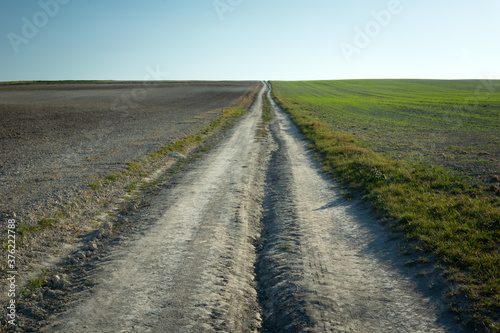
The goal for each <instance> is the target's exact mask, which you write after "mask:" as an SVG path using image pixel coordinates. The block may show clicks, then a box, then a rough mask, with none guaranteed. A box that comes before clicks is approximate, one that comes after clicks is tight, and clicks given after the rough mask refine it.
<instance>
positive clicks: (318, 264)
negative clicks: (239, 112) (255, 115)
mask: <svg viewBox="0 0 500 333" xmlns="http://www.w3.org/2000/svg"><path fill="white" fill-rule="evenodd" d="M269 98H270V94H269ZM271 104H272V109H273V117H274V120H273V121H272V123H271V131H272V134H273V138H274V141H275V147H274V148H275V150H274V151H273V155H272V158H271V161H270V164H269V170H268V171H267V178H266V189H265V194H266V195H265V203H264V215H263V223H264V227H263V235H262V241H261V245H260V250H259V257H258V263H257V266H256V267H257V268H256V272H257V276H258V286H259V299H260V304H261V307H262V311H263V331H264V332H347V331H349V332H461V331H463V329H462V328H461V327H460V326H458V325H456V324H455V323H454V322H453V320H452V318H451V316H450V315H449V314H447V313H446V310H445V309H443V306H442V304H441V303H440V302H439V301H436V298H430V297H427V296H426V295H424V294H423V293H422V292H421V291H419V290H418V289H417V287H416V284H415V283H414V282H413V280H412V277H411V274H410V273H409V272H404V271H403V270H402V269H401V267H402V266H403V265H402V262H401V258H400V256H399V257H398V253H397V248H396V247H395V242H392V243H391V242H390V241H389V240H388V237H390V233H388V232H387V229H386V228H384V227H383V226H380V225H379V223H378V222H377V221H376V220H375V219H374V218H373V217H372V216H371V213H370V211H369V210H368V209H367V207H366V206H363V205H362V204H361V203H359V202H356V201H345V200H344V199H343V197H342V195H341V194H340V191H339V189H338V188H336V186H335V184H333V183H332V181H331V180H330V179H329V178H328V177H326V176H324V175H323V174H322V171H321V169H320V167H319V165H318V163H317V162H315V160H314V158H313V156H312V154H311V153H310V152H309V151H308V149H307V142H306V141H305V140H303V138H302V136H301V135H300V134H299V132H298V129H297V128H296V127H295V125H293V124H292V122H291V121H290V119H289V118H288V116H286V115H285V114H284V112H283V111H281V110H280V109H279V107H278V106H277V105H276V104H275V103H274V102H273V101H271Z"/></svg>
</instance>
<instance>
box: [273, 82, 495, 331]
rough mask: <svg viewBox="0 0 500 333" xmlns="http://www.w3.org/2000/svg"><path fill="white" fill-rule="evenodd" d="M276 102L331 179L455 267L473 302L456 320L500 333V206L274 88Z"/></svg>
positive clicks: (451, 272) (451, 274) (462, 291)
mask: <svg viewBox="0 0 500 333" xmlns="http://www.w3.org/2000/svg"><path fill="white" fill-rule="evenodd" d="M273 98H274V99H275V101H276V102H277V103H278V105H280V107H281V108H282V109H283V110H285V111H286V112H287V113H289V114H290V116H291V118H292V120H293V121H294V123H295V124H297V126H298V127H299V128H300V129H301V131H302V133H303V134H304V136H305V138H306V139H307V140H309V141H311V142H312V146H313V148H314V149H315V151H316V152H317V155H318V157H319V159H320V161H321V162H322V164H323V166H324V168H325V170H326V171H328V172H329V173H330V174H332V175H333V176H334V178H335V179H337V180H339V181H340V182H341V183H343V184H345V185H347V186H348V187H350V188H351V189H355V190H358V191H359V192H360V193H362V196H363V199H365V200H369V201H370V202H371V204H372V207H373V208H374V209H375V210H376V211H377V212H378V215H379V217H382V216H384V217H388V218H390V219H392V220H394V221H397V222H395V223H394V224H393V225H391V228H392V229H393V230H394V231H402V232H404V233H405V237H406V239H408V240H414V241H419V242H421V244H422V248H423V250H424V251H427V252H433V253H435V254H437V255H438V257H439V258H440V260H442V261H443V262H445V263H446V264H448V265H449V268H448V269H447V270H446V272H445V276H447V278H448V280H449V281H450V282H456V283H458V285H459V287H458V289H457V290H458V291H457V293H458V294H459V295H460V296H465V297H466V298H467V299H468V300H470V302H469V305H468V306H467V307H464V308H462V307H460V306H456V305H453V309H450V310H453V312H455V313H459V314H462V315H465V316H467V317H469V318H471V320H469V321H468V322H467V325H469V327H474V328H481V327H484V328H486V329H487V330H489V331H492V332H498V331H500V322H499V319H500V318H499V312H500V311H499V310H500V255H499V244H498V240H499V239H500V200H499V198H498V197H496V196H494V195H493V194H492V193H491V192H489V191H486V190H484V189H483V188H480V187H477V186H472V185H470V183H469V182H468V181H467V179H465V178H464V177H460V176H458V175H456V173H453V172H451V171H449V170H447V169H445V168H443V167H442V166H433V165H428V164H425V163H421V162H419V161H414V160H411V159H392V158H390V157H389V156H387V155H384V154H381V153H377V152H375V151H374V149H372V148H371V147H370V146H369V145H367V144H366V142H364V141H363V140H361V139H359V138H356V137H355V136H353V135H352V134H349V133H345V132H343V133H342V132H338V131H335V130H332V128H331V126H328V125H327V124H325V123H324V122H322V121H319V120H318V118H317V117H315V114H314V112H311V108H310V106H311V104H313V103H314V99H313V98H310V99H309V101H308V104H307V105H306V104H301V103H300V102H298V101H297V98H294V99H291V98H289V95H287V94H285V93H283V90H282V89H280V83H277V84H273Z"/></svg>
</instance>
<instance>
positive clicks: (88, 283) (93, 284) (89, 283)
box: [84, 280, 99, 287]
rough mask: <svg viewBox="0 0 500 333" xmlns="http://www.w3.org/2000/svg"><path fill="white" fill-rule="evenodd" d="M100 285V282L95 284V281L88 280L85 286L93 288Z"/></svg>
mask: <svg viewBox="0 0 500 333" xmlns="http://www.w3.org/2000/svg"><path fill="white" fill-rule="evenodd" d="M98 284H99V283H98V282H95V281H92V280H86V281H85V282H84V285H85V286H86V287H93V286H95V285H98Z"/></svg>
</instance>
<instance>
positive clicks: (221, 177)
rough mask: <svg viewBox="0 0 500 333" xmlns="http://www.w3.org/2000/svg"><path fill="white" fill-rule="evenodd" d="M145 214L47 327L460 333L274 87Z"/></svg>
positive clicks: (68, 329)
mask: <svg viewBox="0 0 500 333" xmlns="http://www.w3.org/2000/svg"><path fill="white" fill-rule="evenodd" d="M265 93H267V96H268V98H269V99H270V100H271V109H272V115H273V119H272V120H271V121H270V122H269V123H267V124H264V123H263V120H262V116H261V113H262V98H263V97H264V94H265ZM266 131H267V133H268V134H267V135H264V136H263V135H262V133H264V132H266ZM141 216H148V217H147V218H146V217H145V218H144V220H143V221H142V222H141V223H144V224H145V225H147V226H148V227H147V228H145V229H144V230H145V232H144V233H143V234H141V235H139V236H137V237H131V238H130V239H128V240H124V241H122V242H120V243H119V244H118V245H116V246H114V247H113V249H112V250H111V251H110V253H109V254H108V255H107V258H104V260H102V263H101V264H100V266H99V267H98V269H96V270H95V272H93V273H92V274H93V275H92V276H91V278H92V280H93V281H95V282H96V284H95V286H94V287H93V288H92V290H91V292H87V293H82V294H81V295H80V297H78V300H77V301H75V302H72V303H71V304H69V305H68V306H67V310H66V311H65V312H64V313H62V314H60V315H58V316H56V317H54V318H52V319H51V320H50V321H49V323H48V324H47V325H46V326H45V327H44V329H42V331H43V332H347V331H349V332H372V331H375V332H461V328H460V327H458V326H456V325H455V324H454V323H453V322H452V320H451V319H450V318H449V316H448V315H447V314H446V313H445V309H444V307H443V306H442V305H440V303H439V302H438V301H437V298H436V297H433V296H432V295H428V294H426V293H423V292H421V290H420V289H418V288H417V287H416V285H415V283H414V282H413V280H412V278H411V275H410V273H408V272H406V271H403V270H401V269H400V267H401V266H403V265H402V262H401V259H398V254H397V244H395V242H391V241H390V240H389V239H388V237H389V236H390V235H388V232H387V230H386V229H385V228H384V227H382V226H380V225H379V223H378V222H377V221H376V220H374V219H373V218H372V217H371V213H370V211H369V209H368V208H367V207H366V206H365V205H363V204H362V203H359V202H356V201H346V200H345V199H344V198H343V197H342V195H341V194H340V191H339V188H338V187H337V186H336V185H335V183H333V182H332V181H331V180H330V179H329V178H328V177H326V176H325V175H324V174H323V173H322V172H321V168H320V167H319V165H318V163H317V162H315V160H314V158H313V156H312V154H311V152H310V151H309V150H308V149H307V143H306V142H305V141H304V140H303V138H302V137H301V135H300V134H299V132H298V130H297V128H296V127H295V126H294V125H293V124H292V123H291V121H290V120H289V119H288V117H287V116H286V115H285V114H284V112H283V111H281V110H280V109H279V108H278V106H277V105H276V104H275V103H274V102H273V101H272V99H271V98H270V92H269V89H267V86H266V87H264V88H263V89H262V90H261V92H260V93H259V94H258V96H257V99H256V101H255V103H254V105H253V106H252V108H251V109H250V112H249V113H248V114H247V115H246V116H245V117H244V118H243V119H242V120H241V121H240V122H239V123H238V124H237V125H235V127H234V128H233V129H232V130H231V131H230V132H229V135H228V136H227V138H226V139H224V140H223V141H222V142H220V143H219V144H218V145H217V146H216V147H215V148H214V149H213V151H212V152H211V153H210V154H208V155H207V156H206V157H205V158H203V159H202V160H200V161H198V162H195V163H194V164H193V165H192V166H190V168H189V169H188V170H187V171H186V172H184V173H183V174H181V175H179V178H177V179H176V180H175V185H174V186H171V187H169V188H168V189H166V190H164V191H161V192H160V193H159V194H158V195H157V196H156V197H155V198H154V199H152V201H151V205H150V206H149V207H147V208H145V209H144V212H142V214H141Z"/></svg>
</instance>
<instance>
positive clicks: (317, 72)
mask: <svg viewBox="0 0 500 333" xmlns="http://www.w3.org/2000/svg"><path fill="white" fill-rule="evenodd" d="M57 1H59V2H57ZM41 4H47V6H42V5H41ZM54 4H57V6H56V5H54ZM43 7H45V9H44V8H43ZM217 8H218V9H217ZM388 8H389V9H392V12H391V11H390V10H389V9H388ZM381 11H383V12H381ZM373 12H377V13H379V18H378V21H377V20H376V18H375V17H374V16H373ZM387 13H389V15H387ZM499 17H500V1H498V0H474V1H465V0H439V1H436V0H434V1H431V0H418V1H415V0H400V1H399V5H397V0H396V2H394V1H393V0H381V1H379V0H342V1H339V0H309V1H306V0H280V1H278V0H175V1H174V0H41V1H38V0H33V1H31V0H1V1H0V36H1V39H0V81H13V80H64V79H73V80H75V79H112V80H142V79H146V78H151V76H150V74H148V73H149V72H151V70H153V71H155V70H158V71H160V72H163V73H169V75H168V76H165V75H163V76H161V77H160V76H159V77H157V78H162V79H167V80H188V79H189V80H191V79H196V80H224V79H229V80H246V79H249V80H260V79H272V80H309V79H346V78H441V79H449V78H457V79H462V78H477V79H481V78H496V79H500V39H499V33H500V19H499ZM33 28H35V29H33ZM358 29H359V30H358ZM360 31H361V32H360Z"/></svg>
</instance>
